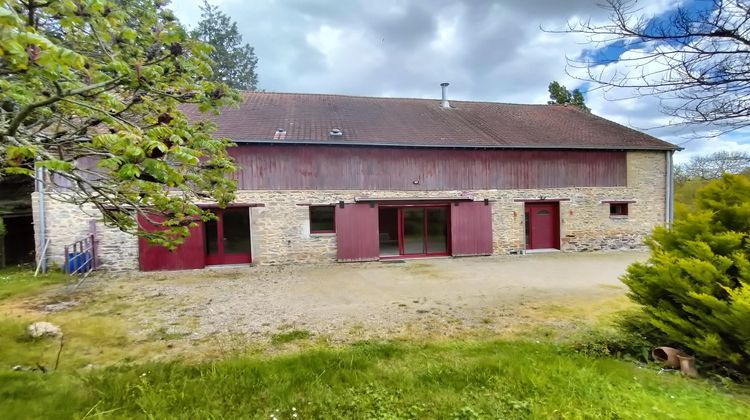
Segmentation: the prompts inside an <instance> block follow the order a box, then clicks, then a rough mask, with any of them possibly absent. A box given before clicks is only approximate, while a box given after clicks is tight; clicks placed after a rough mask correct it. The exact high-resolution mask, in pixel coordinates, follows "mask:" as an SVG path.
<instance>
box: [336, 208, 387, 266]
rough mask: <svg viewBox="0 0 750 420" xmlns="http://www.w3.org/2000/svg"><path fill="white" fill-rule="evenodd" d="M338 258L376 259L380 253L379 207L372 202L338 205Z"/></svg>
mask: <svg viewBox="0 0 750 420" xmlns="http://www.w3.org/2000/svg"><path fill="white" fill-rule="evenodd" d="M335 217H336V258H337V259H338V260H339V261H341V262H351V261H374V260H377V259H378V255H379V253H380V243H379V242H378V208H377V206H374V205H372V204H345V205H344V206H343V207H342V206H341V205H337V206H336V215H335Z"/></svg>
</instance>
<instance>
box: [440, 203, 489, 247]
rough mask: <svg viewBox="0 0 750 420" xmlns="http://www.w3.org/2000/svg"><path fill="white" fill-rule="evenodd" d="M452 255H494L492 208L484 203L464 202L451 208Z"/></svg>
mask: <svg viewBox="0 0 750 420" xmlns="http://www.w3.org/2000/svg"><path fill="white" fill-rule="evenodd" d="M450 213H451V250H452V255H454V256H456V257H459V256H469V255H491V254H492V206H491V205H490V203H489V202H487V203H485V202H483V201H462V202H457V203H454V204H453V205H452V206H451V211H450Z"/></svg>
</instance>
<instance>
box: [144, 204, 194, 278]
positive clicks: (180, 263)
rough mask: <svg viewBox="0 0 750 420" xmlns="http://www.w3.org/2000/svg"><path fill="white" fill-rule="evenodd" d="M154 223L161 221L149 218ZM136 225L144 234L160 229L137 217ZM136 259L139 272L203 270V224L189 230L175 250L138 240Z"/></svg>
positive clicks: (155, 217) (159, 218)
mask: <svg viewBox="0 0 750 420" xmlns="http://www.w3.org/2000/svg"><path fill="white" fill-rule="evenodd" d="M149 218H150V219H152V220H154V221H155V222H159V221H161V220H163V219H162V218H161V217H159V216H149ZM138 223H139V224H140V226H141V227H142V228H143V230H145V231H146V232H155V231H158V230H159V229H161V227H159V226H155V225H153V224H151V223H150V222H149V221H148V220H147V219H146V218H144V217H143V216H141V215H139V216H138ZM138 259H139V262H140V266H141V271H162V270H188V269H194V268H203V267H205V266H206V256H205V251H204V249H203V222H198V226H195V227H192V228H190V236H188V237H187V238H185V242H183V243H182V244H180V245H179V246H178V247H177V249H175V250H174V251H170V250H168V249H166V248H164V247H161V246H155V245H151V244H149V243H148V241H147V240H146V239H144V238H139V239H138Z"/></svg>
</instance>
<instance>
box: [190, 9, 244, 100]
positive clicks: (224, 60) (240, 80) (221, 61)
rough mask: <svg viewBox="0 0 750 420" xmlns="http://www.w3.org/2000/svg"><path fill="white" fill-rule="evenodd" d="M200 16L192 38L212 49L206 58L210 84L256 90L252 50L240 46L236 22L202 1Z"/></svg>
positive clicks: (241, 44)
mask: <svg viewBox="0 0 750 420" xmlns="http://www.w3.org/2000/svg"><path fill="white" fill-rule="evenodd" d="M201 12H202V13H201V17H202V20H201V21H200V22H199V23H198V27H197V28H196V29H194V30H193V31H192V36H193V37H194V38H196V39H198V40H200V41H202V42H205V43H206V44H208V45H211V46H212V47H213V48H214V49H213V51H212V52H211V53H210V54H209V57H210V58H211V61H213V66H212V68H213V75H212V76H211V80H213V81H216V82H223V83H226V84H227V85H229V86H230V87H233V88H235V89H244V90H256V89H257V87H258V75H257V73H256V72H255V67H256V65H257V64H258V58H257V57H256V56H255V51H254V49H253V47H251V46H250V45H248V44H243V42H242V35H240V32H239V30H238V29H237V22H234V21H232V19H231V18H230V17H229V16H227V15H226V14H224V13H223V12H222V11H221V10H219V8H218V7H216V6H214V5H212V4H210V3H209V2H208V1H207V0H203V6H202V7H201Z"/></svg>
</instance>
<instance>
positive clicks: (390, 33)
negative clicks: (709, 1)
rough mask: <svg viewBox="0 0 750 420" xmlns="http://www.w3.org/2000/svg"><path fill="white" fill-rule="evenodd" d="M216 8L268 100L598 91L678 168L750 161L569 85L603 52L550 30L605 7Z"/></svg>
mask: <svg viewBox="0 0 750 420" xmlns="http://www.w3.org/2000/svg"><path fill="white" fill-rule="evenodd" d="M684 1H690V0H684ZM684 1H680V0H648V1H643V2H642V3H643V6H642V7H643V13H645V14H648V15H658V14H664V13H669V11H670V10H674V8H675V7H677V6H678V5H679V4H680V3H681V2H684ZM692 1H693V2H696V1H700V0H692ZM201 3H202V0H176V1H173V2H172V4H171V8H172V9H173V10H174V11H175V13H176V14H177V15H178V17H179V18H180V20H181V21H182V22H183V23H185V24H187V25H188V26H194V25H195V24H196V22H197V21H198V20H199V19H200V9H199V5H200V4H201ZM212 3H213V4H216V5H218V6H219V7H220V9H221V10H222V11H224V12H225V13H227V14H228V15H229V16H231V17H232V18H233V19H234V20H235V21H236V22H237V23H238V25H239V28H240V31H241V33H242V35H243V38H244V40H245V41H246V42H248V43H249V44H250V45H252V46H253V47H255V53H256V55H257V56H258V58H259V63H258V74H259V78H260V86H259V87H260V88H261V89H265V90H267V91H273V92H310V93H334V94H346V95H364V96H395V97H418V98H437V97H439V96H440V86H439V85H440V83H441V82H450V84H451V85H450V87H449V97H450V98H452V99H465V100H476V101H497V102H515V103H545V102H546V101H547V99H548V93H547V85H548V84H549V82H550V81H552V80H557V81H559V82H561V83H563V84H565V85H566V86H568V87H569V88H571V89H573V88H578V87H580V88H583V89H584V90H587V93H586V99H587V104H588V105H589V106H590V107H591V108H592V110H593V112H594V113H596V114H597V115H600V116H603V117H605V118H609V119H612V120H614V121H617V122H619V123H621V124H625V125H628V126H631V127H634V128H637V129H640V130H643V131H646V132H648V133H649V134H652V135H655V136H658V137H660V138H662V139H665V140H667V141H671V142H673V143H677V144H681V145H682V146H683V147H685V148H686V150H685V151H684V152H681V153H678V154H677V156H676V160H677V162H681V161H685V160H687V159H689V158H690V157H691V156H693V155H695V154H704V153H711V152H715V151H717V150H722V149H723V150H743V151H748V152H750V135H747V134H748V133H740V132H735V133H733V134H731V135H724V136H721V137H719V138H711V139H710V140H709V139H705V138H701V135H700V134H699V135H696V130H695V129H694V128H685V127H674V126H672V127H666V128H663V127H662V126H664V123H665V122H667V119H666V118H665V117H664V115H662V114H661V113H660V111H659V101H658V99H657V98H645V99H644V98H641V99H633V98H632V97H631V92H627V91H617V92H613V91H610V92H608V93H605V92H603V91H601V90H594V89H591V90H588V89H589V88H590V87H591V86H589V85H586V84H582V83H581V82H580V81H578V80H575V79H573V78H571V77H569V76H567V75H566V57H569V58H576V57H580V56H581V55H582V54H585V53H591V52H592V51H591V50H592V48H593V46H592V45H590V44H587V43H586V42H585V40H584V39H582V38H581V37H579V36H576V35H569V34H553V33H548V32H544V31H542V30H540V27H544V28H549V29H560V28H563V27H564V26H565V24H566V22H568V21H571V20H573V21H575V20H577V19H589V18H590V19H591V20H592V21H593V22H605V21H606V18H607V12H606V11H605V10H603V9H602V8H600V7H597V4H598V3H601V0H565V1H562V0H519V1H515V0H513V1H509V0H505V1H503V0H496V1H492V0H408V1H407V0H378V1H372V0H360V1H355V0H346V1H342V0H253V1H247V0H213V1H212ZM605 51H606V50H605ZM594 52H596V51H594ZM616 65H618V63H613V64H612V66H616ZM623 98H624V99H623ZM617 99H619V100H617ZM658 127H662V128H658Z"/></svg>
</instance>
